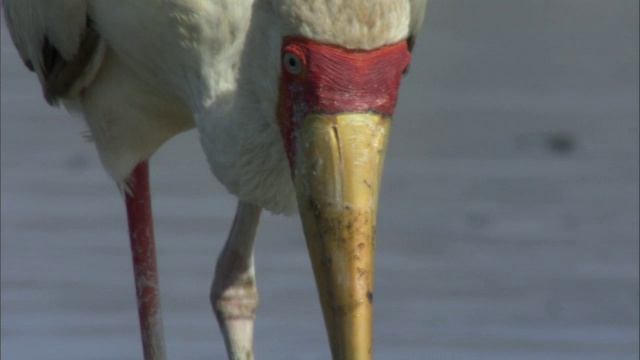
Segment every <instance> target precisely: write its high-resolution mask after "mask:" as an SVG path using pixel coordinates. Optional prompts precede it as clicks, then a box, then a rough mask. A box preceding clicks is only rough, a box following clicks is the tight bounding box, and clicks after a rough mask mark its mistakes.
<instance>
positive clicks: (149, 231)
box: [125, 161, 166, 360]
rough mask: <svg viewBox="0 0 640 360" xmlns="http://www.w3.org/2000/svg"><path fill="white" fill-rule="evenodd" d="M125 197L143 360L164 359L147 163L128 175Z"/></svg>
mask: <svg viewBox="0 0 640 360" xmlns="http://www.w3.org/2000/svg"><path fill="white" fill-rule="evenodd" d="M129 186H130V188H129V190H130V191H127V192H126V194H125V201H126V204H127V219H128V222H129V237H130V240H131V254H132V257H133V271H134V275H135V282H136V296H137V300H138V317H139V319H140V331H141V333H142V348H143V351H144V358H145V360H164V359H165V358H166V354H165V348H164V335H163V330H162V312H161V309H160V293H159V287H158V269H157V264H156V248H155V240H154V237H153V216H152V214H151V194H150V191H149V164H148V162H146V161H144V162H141V163H140V164H138V165H137V166H136V168H135V169H134V170H133V172H132V173H131V177H130V181H129Z"/></svg>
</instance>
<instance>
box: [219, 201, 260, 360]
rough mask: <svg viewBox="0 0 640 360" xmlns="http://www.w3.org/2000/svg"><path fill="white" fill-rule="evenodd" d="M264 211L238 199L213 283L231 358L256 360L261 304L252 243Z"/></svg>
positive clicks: (220, 320)
mask: <svg viewBox="0 0 640 360" xmlns="http://www.w3.org/2000/svg"><path fill="white" fill-rule="evenodd" d="M261 210H262V209H261V208H260V207H258V206H256V205H252V204H249V203H244V202H238V209H237V211H236V217H235V219H234V221H233V226H232V227H231V232H230V233H229V238H228V239H227V243H226V244H225V246H224V250H222V253H221V254H220V257H219V258H218V263H217V264H216V274H215V277H214V279H213V284H212V286H211V293H210V299H211V305H212V306H213V310H214V312H215V314H216V318H217V319H218V325H219V326H220V330H221V331H222V335H223V336H224V340H225V345H226V347H227V354H228V355H229V359H232V360H250V359H253V324H254V321H255V317H256V309H257V307H258V290H257V288H256V282H255V273H254V267H253V243H254V239H255V236H256V228H257V227H258V222H259V221H260V212H261Z"/></svg>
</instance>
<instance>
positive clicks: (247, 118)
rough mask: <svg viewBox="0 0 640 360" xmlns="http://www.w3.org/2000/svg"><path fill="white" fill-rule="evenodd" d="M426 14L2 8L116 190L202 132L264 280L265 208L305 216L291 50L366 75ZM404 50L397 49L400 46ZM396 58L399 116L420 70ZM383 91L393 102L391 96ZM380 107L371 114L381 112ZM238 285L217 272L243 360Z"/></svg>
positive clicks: (306, 7) (356, 8)
mask: <svg viewBox="0 0 640 360" xmlns="http://www.w3.org/2000/svg"><path fill="white" fill-rule="evenodd" d="M426 2H427V1H426V0H408V1H398V0H256V1H255V2H254V1H253V0H146V1H127V0H64V1H55V2H52V1H49V0H4V1H3V8H4V11H5V16H6V18H7V23H8V26H9V29H10V31H11V34H12V38H13V40H14V43H15V44H16V47H17V48H18V51H19V53H20V55H21V57H22V58H23V60H24V61H25V64H27V66H29V67H30V68H31V69H33V70H35V71H36V73H37V74H38V77H39V79H40V82H41V84H42V86H43V92H44V95H45V98H46V99H47V100H48V101H49V102H50V103H57V102H63V103H64V104H65V105H67V106H68V107H70V108H73V109H77V110H79V111H80V112H81V113H82V115H83V116H84V118H85V119H86V121H87V124H88V127H89V129H90V132H91V137H92V138H93V140H94V141H95V144H96V147H97V149H98V153H99V154H100V159H101V161H102V163H103V165H104V167H105V169H106V171H107V172H108V173H109V175H110V176H111V177H112V178H113V179H114V180H115V181H116V182H117V183H118V184H120V185H124V184H125V183H126V182H127V181H129V179H130V177H131V176H132V172H134V168H136V166H138V164H140V163H143V162H146V160H147V159H148V158H149V157H150V156H151V155H152V154H153V153H154V152H155V151H156V150H157V149H158V147H160V146H161V145H162V144H163V143H164V142H165V141H166V140H168V139H169V138H171V137H172V136H174V135H175V134H177V133H180V132H182V131H186V130H188V129H191V128H192V127H194V126H195V127H197V129H198V131H199V132H200V136H201V143H202V146H203V149H204V151H205V153H206V154H207V158H208V160H209V164H210V166H211V168H212V170H213V172H214V174H215V175H216V177H217V178H218V179H219V180H220V181H221V182H222V183H223V184H224V185H225V186H226V187H227V188H228V189H229V190H230V191H231V192H232V193H234V194H235V195H237V196H238V198H239V200H240V204H241V205H240V207H239V210H238V213H237V218H236V219H237V224H244V223H245V222H247V223H249V224H251V225H247V226H253V227H254V228H253V232H252V231H248V233H247V234H245V235H238V233H242V231H243V229H239V228H236V225H234V230H233V231H232V234H231V235H230V239H229V243H228V246H227V248H228V249H230V250H229V251H235V250H234V249H235V248H234V245H233V244H234V241H235V242H237V243H241V242H242V244H244V242H246V243H247V244H248V245H243V246H240V247H241V248H243V249H244V248H247V249H248V250H247V249H244V250H242V251H240V252H241V253H242V256H243V259H244V261H245V262H246V264H247V265H246V266H245V267H246V268H247V269H244V270H242V271H244V272H247V271H248V272H249V273H250V275H251V279H253V277H252V276H253V265H252V250H251V249H252V244H253V236H254V234H255V226H257V219H258V216H259V213H260V209H261V208H264V209H266V210H269V211H272V212H275V213H293V212H295V211H297V209H298V207H299V205H300V204H299V201H300V196H301V195H300V194H299V189H298V188H297V187H296V186H297V185H295V186H294V181H292V174H293V176H294V177H295V172H296V170H295V166H296V165H295V158H294V156H293V155H292V154H291V153H288V151H289V150H291V149H288V148H287V145H286V144H285V146H283V136H284V141H285V143H286V142H287V140H286V139H288V138H289V137H290V138H291V139H294V138H295V139H297V138H298V135H297V133H291V134H289V133H286V132H287V131H289V130H287V129H288V128H287V127H286V126H284V125H283V121H284V120H283V115H282V114H283V111H284V110H283V109H284V107H286V106H288V105H291V106H293V107H292V109H294V110H293V111H294V112H295V111H298V110H300V109H301V106H302V108H304V107H305V106H306V105H305V104H304V103H300V102H298V103H295V104H293V103H291V102H295V101H296V100H295V99H294V100H291V99H289V98H288V97H287V96H285V95H283V93H287V89H288V90H291V89H292V88H291V86H293V85H291V84H289V83H287V81H288V80H287V79H288V78H287V77H286V76H283V71H284V70H283V67H282V66H281V63H282V58H281V57H282V56H285V55H287V56H288V54H289V53H287V51H288V50H287V49H288V48H287V49H285V48H284V47H283V46H284V45H283V44H284V43H285V42H286V41H289V42H291V44H292V45H291V46H290V47H293V48H294V50H295V49H298V50H300V49H301V51H302V50H304V51H308V53H305V54H306V55H304V56H310V58H311V60H309V61H313V56H312V55H313V54H314V51H315V52H317V53H318V54H320V55H321V54H324V53H327V54H328V53H330V52H333V53H336V54H338V55H339V56H343V59H342V60H341V61H343V62H344V64H345V66H351V67H353V69H355V71H356V72H358V71H360V70H359V69H361V68H362V69H364V67H362V66H364V65H363V64H365V62H368V61H371V60H369V55H368V54H369V53H374V52H376V51H378V50H377V49H388V50H380V51H379V52H378V53H379V54H382V55H379V57H383V58H387V57H388V56H387V55H384V54H386V53H391V52H394V53H396V52H397V53H400V52H403V51H404V52H407V54H408V50H410V49H411V48H412V47H413V44H414V42H415V37H416V36H417V33H418V32H419V30H420V28H421V26H422V22H423V20H424V12H425V8H426ZM287 39H288V40H287ZM403 42H406V45H402V46H401V47H397V50H395V49H396V47H393V46H392V45H394V44H401V43H403ZM332 49H333V50H332ZM403 49H404V50H403ZM407 49H408V50H407ZM298 50H296V51H298ZM360 53H361V54H362V56H360V55H357V54H360ZM296 54H297V53H296ZM340 54H343V55H340ZM353 54H356V55H353ZM352 55H353V56H352ZM323 56H324V55H323ZM376 56H377V55H376ZM403 56H404V55H403ZM295 58H296V59H298V58H297V57H295ZM396 58H397V59H398V60H397V66H398V67H402V68H396V67H395V66H396V65H394V64H395V63H391V62H390V61H391V60H385V61H389V63H388V65H387V67H378V68H376V67H372V68H375V69H383V70H378V71H379V72H380V71H385V72H386V71H387V70H388V71H390V72H391V73H393V74H398V75H397V76H396V75H393V76H391V75H390V76H391V77H390V78H389V79H391V80H389V81H391V82H390V83H389V84H391V85H389V86H391V87H390V88H389V91H391V93H392V94H393V96H390V97H389V100H388V101H389V105H388V106H387V107H388V108H389V109H390V110H389V113H388V114H387V115H390V113H391V112H392V111H393V108H394V107H395V92H396V91H397V86H398V85H399V77H398V76H399V74H400V73H401V72H402V71H403V70H404V67H406V65H407V64H408V60H407V59H408V55H407V59H405V58H404V57H396ZM389 59H391V58H390V57H389ZM403 59H404V60H403ZM298 60H299V59H298ZM305 61H306V60H305ZM394 61H395V60H394ZM304 65H307V64H306V63H304ZM285 68H286V64H285ZM387 68H388V69H387ZM356 75H357V76H360V75H361V74H359V73H358V74H356ZM365 75H366V74H362V76H365ZM371 75H375V74H370V75H368V76H371ZM320 77H322V76H320ZM375 78H376V77H375V76H374V77H373V78H369V80H371V79H375ZM394 79H395V80H394ZM292 81H297V80H295V79H293V80H292ZM312 85H313V84H312ZM347 87H350V86H347ZM394 87H395V90H394ZM371 89H373V90H371ZM371 89H370V91H375V92H376V94H377V93H379V94H383V95H384V94H385V92H384V91H383V90H385V88H384V87H380V86H378V87H376V86H373V87H371ZM314 91H317V92H318V93H317V94H316V93H314V95H313V96H318V97H322V96H324V95H322V91H324V90H323V89H320V88H318V89H316V90H314ZM342 91H344V89H343V90H342ZM381 91H382V92H381ZM318 94H319V95H318ZM359 94H361V93H359V92H358V89H355V90H354V92H353V94H351V93H346V97H350V96H353V97H354V99H356V100H357V98H358V96H360V95H359ZM294 95H295V94H294ZM294 95H291V94H289V95H288V96H294ZM384 96H386V95H384ZM294 97H295V96H294ZM385 99H386V97H385ZM305 101H306V100H305ZM380 101H383V100H380ZM384 101H387V100H384ZM283 104H284V105H283ZM296 104H297V105H296ZM377 104H378V103H372V104H369V105H367V106H370V107H366V108H363V109H365V110H366V109H368V110H367V111H369V112H371V111H373V112H375V111H376V110H375V109H377V108H376V106H378V105H377ZM295 106H297V107H295ZM385 106H386V105H385ZM320 110H322V109H320ZM344 110H345V111H351V110H350V109H348V108H345V109H344ZM305 111H306V110H305ZM305 114H306V113H305ZM336 121H337V120H336ZM358 121H360V120H358ZM283 126H284V127H283ZM296 129H297V128H296ZM291 131H294V132H295V131H297V130H295V129H294V130H291ZM335 131H338V130H335ZM292 141H293V140H292ZM145 176H146V175H145ZM365 182H366V181H365ZM297 192H298V196H296V193H297ZM376 196H377V195H376ZM297 199H298V202H297V201H296V200H297ZM128 206H129V203H128ZM132 208H133V207H132ZM374 215H375V214H374ZM130 218H131V215H130ZM374 220H375V216H374ZM238 226H240V225H238ZM249 230H250V229H249ZM132 231H133V230H132ZM245 232H246V231H245ZM134 237H135V236H133V235H132V241H133V238H134ZM236 238H238V239H240V238H246V239H245V240H237V239H236ZM234 239H235V240H234ZM229 244H231V246H229ZM228 249H225V250H228ZM225 254H226V255H225ZM227 255H229V254H227V251H225V253H223V256H221V259H220V262H219V265H218V270H219V272H222V271H226V272H227V273H229V274H231V273H234V271H236V270H237V269H235V270H234V269H226V268H225V269H226V270H225V269H222V270H221V268H224V266H223V265H224V264H223V263H225V261H226V260H225V258H226V257H227ZM229 256H231V255H229ZM221 263H222V265H221ZM243 274H244V273H243ZM232 275H233V274H231V275H228V274H227V275H225V274H219V273H217V274H216V282H214V286H213V289H212V303H213V305H214V308H216V309H217V310H216V311H221V313H220V314H219V313H218V312H217V313H216V314H217V315H218V317H219V321H221V326H222V327H223V332H225V338H226V340H227V345H228V347H231V348H233V349H235V350H233V351H231V350H230V356H232V357H234V356H236V355H237V354H235V353H234V351H236V350H237V349H236V347H241V346H244V345H242V344H241V345H233V344H231V342H233V341H235V340H234V336H235V337H237V336H239V335H230V338H231V340H229V338H227V336H228V334H227V332H230V333H233V330H228V329H224V326H223V325H222V324H223V322H224V319H223V320H220V319H221V316H222V318H224V316H226V315H225V314H227V313H226V312H225V311H227V309H226V308H224V306H223V305H224V304H223V305H220V304H221V303H220V301H221V299H222V300H225V299H226V298H225V297H224V296H226V295H225V294H227V295H228V294H230V293H233V294H235V292H233V291H231V292H229V291H228V290H229V289H230V288H228V284H227V285H225V286H227V288H224V287H220V286H222V285H220V284H221V283H225V282H227V283H228V282H229V281H227V280H228V279H227V277H233V276H232ZM219 277H220V279H219ZM222 277H224V279H223V278H222ZM232 280H233V279H232ZM230 283H231V284H232V285H233V281H231V282H230ZM233 286H235V285H233ZM233 286H232V287H233ZM252 289H254V290H252V291H254V292H255V285H254V286H253V288H252ZM231 290H234V291H235V290H238V289H236V288H233V289H231ZM225 291H227V292H225ZM214 293H215V296H214ZM243 294H244V293H243ZM256 294H257V293H256ZM234 296H235V295H234ZM242 296H244V295H242ZM255 296H256V297H255V301H256V304H257V295H255ZM367 296H369V295H367ZM243 299H244V298H243ZM245 300H246V299H245ZM369 300H371V299H369ZM225 301H226V300H225ZM220 307H222V308H224V309H222V310H220V309H221V308H220ZM252 311H255V306H254V308H253V310H252ZM221 314H222V315H221ZM227 315H228V314H227ZM251 316H252V315H251ZM231 317H233V316H231ZM252 326H253V320H251V326H250V329H252ZM246 331H247V330H246V329H243V330H241V331H240V333H243V332H246ZM143 332H144V330H143ZM330 336H331V330H330ZM249 342H250V341H249ZM369 351H370V349H369ZM234 354H235V355H234ZM334 355H335V353H334ZM237 358H242V356H239V355H238V356H237Z"/></svg>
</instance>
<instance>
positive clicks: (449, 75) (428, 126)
mask: <svg viewBox="0 0 640 360" xmlns="http://www.w3.org/2000/svg"><path fill="white" fill-rule="evenodd" d="M429 5H430V12H429V13H428V16H427V27H426V29H425V31H424V32H423V34H422V35H421V37H420V38H419V39H418V45H417V48H416V50H415V54H414V62H413V65H412V67H411V70H410V75H409V76H408V77H407V78H406V79H405V80H404V83H403V89H402V93H401V98H400V104H399V109H398V111H397V115H396V121H395V124H394V130H393V134H392V138H391V142H390V151H389V154H388V160H387V167H386V170H385V171H386V172H385V178H384V183H383V189H382V194H381V210H380V218H379V226H378V254H377V270H376V292H375V305H376V318H375V326H376V328H375V336H376V348H375V354H376V358H378V359H424V358H433V359H567V360H568V359H603V360H604V359H634V358H636V359H637V358H638V345H639V344H638V336H639V332H638V321H639V310H638V309H639V295H638V293H639V285H638V256H639V255H638V251H639V246H638V237H639V234H638V227H639V224H638V215H639V214H638V211H639V210H638V209H639V203H638V196H639V194H638V181H639V180H638V116H639V114H638V16H637V14H638V2H637V1H633V0H629V1H623V0H613V1H600V0H580V1H578V0H573V1H559V0H556V1H519V2H507V1H497V0H484V1H461V0H450V1H438V0H432V1H430V4H429ZM1 54H2V89H1V90H2V93H1V94H2V98H1V115H2V123H1V126H2V128H1V130H2V131H1V142H0V143H1V147H2V151H1V166H2V173H1V180H2V182H1V195H2V213H1V215H2V218H1V221H2V223H1V225H2V226H1V238H2V251H1V260H2V261H1V283H2V293H1V297H2V298H1V299H2V318H1V325H2V327H1V333H2V335H1V336H2V352H1V355H2V358H3V359H138V358H141V347H140V345H139V337H138V325H137V318H136V310H135V309H136V305H135V295H134V291H133V289H134V287H133V279H132V275H131V270H132V269H131V264H130V258H129V250H128V241H127V239H126V220H125V218H124V211H123V206H122V199H121V198H120V197H119V195H118V193H117V191H116V189H115V186H114V185H113V184H112V183H111V182H110V181H109V180H108V179H107V177H106V176H105V174H104V171H103V170H102V169H101V167H100V164H99V162H98V159H97V156H96V153H95V151H94V149H93V147H92V145H90V144H87V143H85V142H84V141H83V139H82V137H81V136H80V135H81V134H82V133H83V132H84V131H85V130H84V127H83V125H82V121H81V120H79V119H71V120H70V118H71V116H69V115H68V114H67V113H66V112H65V111H61V110H54V109H50V108H49V107H48V106H47V105H46V104H45V102H44V100H42V98H41V95H40V90H39V87H38V85H37V81H36V80H35V78H34V77H33V76H32V75H31V74H29V73H28V72H27V70H26V69H25V68H24V67H23V66H22V64H21V63H20V61H19V59H18V57H17V54H16V52H15V50H14V49H13V46H12V44H11V42H10V41H9V40H8V33H7V31H6V30H5V28H4V25H3V28H2V50H1ZM152 187H153V192H154V204H153V205H154V211H155V216H156V220H155V223H156V236H157V241H158V251H159V265H160V278H161V290H162V302H163V307H164V320H165V331H166V338H167V341H168V352H169V356H170V358H172V359H207V358H209V359H210V358H212V357H215V358H221V357H223V356H224V346H223V341H222V338H221V336H220V334H219V331H218V328H217V325H216V323H215V320H214V317H213V315H212V313H211V310H210V306H209V303H208V291H209V286H210V282H211V278H212V274H213V269H214V264H215V260H216V258H217V254H218V251H219V250H220V248H221V246H222V244H223V241H224V239H225V237H226V233H227V231H228V228H229V226H230V224H231V219H232V215H233V208H234V206H235V200H234V198H233V197H232V196H231V195H229V194H227V192H226V190H225V189H224V188H223V187H222V186H221V185H220V184H219V183H217V182H216V181H215V180H214V179H213V177H212V175H211V174H210V173H209V171H208V169H207V166H206V163H205V160H204V156H203V155H202V154H201V151H200V149H199V147H198V144H197V137H196V135H195V133H193V132H191V133H187V134H184V135H181V136H179V137H177V138H176V139H174V140H172V141H171V142H169V143H168V144H167V145H166V146H165V147H163V148H162V149H161V151H160V152H159V153H158V154H157V155H156V156H155V157H154V158H153V161H152ZM298 222H299V220H298V219H297V218H295V217H294V218H283V217H275V216H270V215H267V216H265V217H264V218H263V220H262V224H261V227H260V229H259V234H258V241H257V249H256V266H257V276H258V279H257V280H258V286H259V289H260V301H261V303H260V309H259V313H258V319H257V323H256V344H255V346H256V354H257V357H258V358H260V359H309V360H313V359H327V358H329V357H330V355H329V351H328V346H327V344H326V336H325V333H324V328H323V325H322V319H321V314H320V307H319V304H318V301H317V298H316V292H315V285H314V283H313V276H312V273H311V269H310V265H309V260H308V257H307V253H306V248H305V244H304V239H303V236H302V231H301V229H300V226H299V224H298Z"/></svg>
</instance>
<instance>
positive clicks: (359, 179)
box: [293, 113, 391, 360]
mask: <svg viewBox="0 0 640 360" xmlns="http://www.w3.org/2000/svg"><path fill="white" fill-rule="evenodd" d="M390 125H391V118H390V117H388V116H382V115H376V114H370V113H369V114H363V113H351V114H340V115H318V114H311V115H308V116H307V117H306V118H305V119H304V120H303V121H302V122H301V127H300V129H299V130H298V133H297V141H296V143H297V145H296V159H295V170H294V175H293V178H294V183H295V187H296V191H297V196H298V207H299V209H300V216H301V218H302V224H303V227H304V233H305V236H306V239H307V248H308V249H309V255H310V257H311V262H312V265H313V271H314V274H315V278H316V284H317V287H318V293H319V295H320V302H321V304H322V311H323V314H324V320H325V325H326V327H327V333H328V335H329V341H330V343H331V352H332V355H333V359H335V360H338V359H339V360H351V359H371V357H372V350H373V349H372V346H373V304H372V300H373V275H374V274H373V272H374V255H375V229H376V215H377V208H378V192H379V189H380V178H381V173H382V167H383V162H384V155H385V151H386V147H387V139H388V135H389V131H390Z"/></svg>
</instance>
